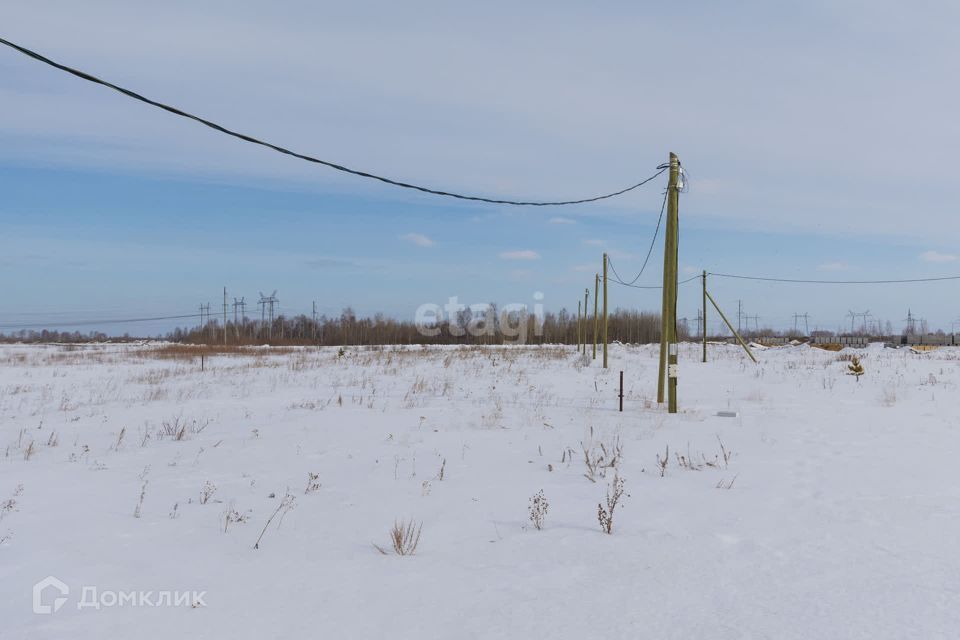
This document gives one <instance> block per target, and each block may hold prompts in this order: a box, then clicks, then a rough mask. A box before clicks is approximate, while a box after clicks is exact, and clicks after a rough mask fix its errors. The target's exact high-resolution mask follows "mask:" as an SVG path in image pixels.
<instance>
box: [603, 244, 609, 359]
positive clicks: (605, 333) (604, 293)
mask: <svg viewBox="0 0 960 640" xmlns="http://www.w3.org/2000/svg"><path fill="white" fill-rule="evenodd" d="M608 329H609V327H608V326H607V254H606V253H604V254H603V368H604V369H606V368H607V339H608V337H609V336H608Z"/></svg>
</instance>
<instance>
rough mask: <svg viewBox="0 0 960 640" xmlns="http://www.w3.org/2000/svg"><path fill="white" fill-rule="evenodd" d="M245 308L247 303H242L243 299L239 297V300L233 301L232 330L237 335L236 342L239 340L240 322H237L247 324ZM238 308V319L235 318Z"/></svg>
mask: <svg viewBox="0 0 960 640" xmlns="http://www.w3.org/2000/svg"><path fill="white" fill-rule="evenodd" d="M246 306H247V303H246V302H244V299H243V297H241V298H240V299H239V300H237V299H236V298H234V299H233V328H234V330H235V331H236V333H237V340H239V339H240V322H239V321H243V324H246V323H247V314H246V310H245V307H246ZM238 308H239V309H240V316H239V319H238V317H237V309H238Z"/></svg>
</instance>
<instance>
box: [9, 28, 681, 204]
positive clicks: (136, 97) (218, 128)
mask: <svg viewBox="0 0 960 640" xmlns="http://www.w3.org/2000/svg"><path fill="white" fill-rule="evenodd" d="M0 44H4V45H6V46H8V47H10V48H11V49H13V50H15V51H18V52H20V53H22V54H23V55H25V56H28V57H30V58H33V59H34V60H37V61H39V62H42V63H44V64H46V65H49V66H51V67H53V68H55V69H59V70H60V71H65V72H66V73H69V74H70V75H73V76H76V77H78V78H80V79H82V80H86V81H87V82H92V83H94V84H99V85H101V86H104V87H107V88H108V89H113V90H114V91H118V92H120V93H122V94H123V95H125V96H127V97H128V98H133V99H134V100H138V101H140V102H143V103H144V104H148V105H150V106H152V107H156V108H158V109H163V110H164V111H167V112H169V113H172V114H174V115H176V116H180V117H182V118H187V119H190V120H193V121H194V122H199V123H200V124H202V125H204V126H206V127H209V128H211V129H213V130H215V131H219V132H220V133H225V134H227V135H228V136H232V137H234V138H237V139H238V140H243V141H244V142H249V143H252V144H257V145H260V146H262V147H267V148H268V149H272V150H274V151H276V152H278V153H282V154H285V155H288V156H292V157H294V158H299V159H300V160H306V161H307V162H313V163H315V164H322V165H324V166H326V167H330V168H331V169H336V170H337V171H343V172H344V173H350V174H353V175H355V176H360V177H362V178H369V179H371V180H378V181H380V182H384V183H386V184H390V185H393V186H395V187H402V188H404V189H413V190H416V191H421V192H423V193H430V194H433V195H437V196H447V197H450V198H457V199H460V200H472V201H476V202H489V203H491V204H508V205H514V206H529V207H546V206H562V205H570V204H585V203H587V202H596V201H598V200H606V199H607V198H613V197H616V196H619V195H623V194H624V193H627V192H628V191H633V190H634V189H636V188H638V187H642V186H643V185H645V184H647V183H648V182H650V181H651V180H653V179H654V178H656V177H657V176H659V175H660V174H661V173H663V172H664V171H665V170H666V168H663V169H660V170H659V171H657V172H656V173H655V174H653V175H652V176H650V177H649V178H645V179H643V180H641V181H640V182H638V183H636V184H634V185H631V186H629V187H626V188H625V189H620V190H618V191H614V192H613V193H607V194H605V195H601V196H593V197H591V198H581V199H578V200H563V201H555V202H550V201H525V200H501V199H497V198H484V197H480V196H468V195H463V194H460V193H454V192H452V191H441V190H439V189H431V188H428V187H423V186H420V185H416V184H411V183H408V182H401V181H399V180H393V179H391V178H385V177H383V176H379V175H376V174H373V173H369V172H366V171H360V170H358V169H351V168H349V167H345V166H343V165H340V164H336V163H334V162H329V161H327V160H321V159H320V158H316V157H313V156H309V155H306V154H303V153H298V152H296V151H291V150H290V149H287V148H285V147H281V146H280V145H276V144H273V143H271V142H265V141H263V140H259V139H257V138H254V137H253V136H249V135H247V134H245V133H239V132H237V131H233V130H231V129H228V128H227V127H224V126H223V125H219V124H217V123H215V122H212V121H210V120H206V119H205V118H201V117H200V116H196V115H193V114H192V113H188V112H186V111H183V110H181V109H178V108H177V107H173V106H170V105H168V104H164V103H162V102H158V101H156V100H151V99H150V98H147V97H145V96H142V95H140V94H139V93H136V92H134V91H131V90H130V89H125V88H124V87H121V86H119V85H115V84H113V83H111V82H107V81H106V80H101V79H100V78H98V77H96V76H94V75H91V74H89V73H86V72H84V71H80V70H79V69H74V68H73V67H68V66H67V65H65V64H61V63H59V62H56V61H54V60H51V59H50V58H48V57H46V56H44V55H41V54H39V53H37V52H36V51H33V50H31V49H28V48H26V47H23V46H20V45H18V44H15V43H13V42H10V41H9V40H5V39H3V38H0Z"/></svg>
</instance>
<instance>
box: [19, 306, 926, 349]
mask: <svg viewBox="0 0 960 640" xmlns="http://www.w3.org/2000/svg"><path fill="white" fill-rule="evenodd" d="M583 324H585V330H586V336H585V340H586V342H587V344H592V343H593V337H594V336H593V333H594V318H593V317H592V316H590V317H588V318H587V319H586V321H585V322H584V323H583ZM607 324H608V339H609V341H610V342H611V343H612V342H622V343H628V344H650V343H657V342H659V341H660V314H659V313H653V312H647V311H633V310H625V309H619V308H618V309H616V310H614V311H613V313H610V314H609V316H608V322H607ZM596 325H597V328H598V336H597V338H598V342H602V340H603V333H602V332H603V323H602V317H601V320H600V322H597V323H596ZM887 330H888V332H889V333H887V334H885V335H884V336H879V335H878V336H874V337H877V338H882V337H891V336H892V335H894V334H893V333H892V330H891V329H890V328H889V327H887ZM811 333H812V334H813V335H814V336H835V335H840V334H838V333H836V332H832V331H824V330H816V331H812V332H811ZM937 333H940V334H942V333H943V332H942V331H940V332H937ZM577 334H578V321H577V316H576V314H572V313H570V312H568V311H567V310H566V309H563V310H561V311H560V312H558V313H553V312H547V313H545V314H544V315H543V317H542V319H541V318H539V317H537V316H533V315H528V314H526V313H525V312H509V313H506V312H504V313H497V310H496V306H495V305H491V306H490V307H489V308H488V311H487V312H486V313H484V314H471V313H470V311H469V310H466V311H465V312H462V313H461V314H459V315H458V317H457V318H456V320H453V321H451V320H442V321H439V322H432V323H427V324H423V323H421V324H418V323H417V322H415V321H412V320H397V319H394V318H388V317H386V316H385V315H383V314H376V315H374V316H372V317H362V318H361V317H358V316H357V315H356V314H355V313H354V312H353V311H352V310H351V309H349V308H347V309H344V311H343V312H342V313H341V314H340V316H337V317H327V316H320V317H319V318H318V319H317V321H316V322H315V321H314V320H313V318H311V317H309V316H306V315H297V316H291V317H286V316H283V315H281V316H278V317H277V318H275V319H274V320H273V322H272V323H270V322H269V321H268V322H265V323H261V322H259V321H257V320H255V319H251V318H246V319H244V320H243V321H240V322H233V321H230V320H229V319H228V322H227V326H226V343H227V344H231V345H265V344H269V345H278V346H296V345H320V346H340V345H387V344H466V345H485V344H514V343H521V344H577V342H578V338H577ZM844 335H868V334H867V333H864V332H854V333H853V334H844ZM698 336H699V327H693V330H691V328H690V327H689V325H688V323H687V320H686V319H681V320H680V322H679V323H678V326H677V337H678V338H679V339H680V340H689V339H691V338H694V337H698ZM730 336H731V334H730V333H729V332H727V333H724V334H718V335H711V336H708V338H717V339H724V340H725V339H728V338H729V337H730ZM743 336H744V337H745V338H759V337H771V336H777V337H801V334H800V333H797V332H794V331H774V330H773V329H769V328H767V329H764V328H761V329H760V330H757V331H748V330H744V331H743ZM141 340H166V341H169V342H175V343H182V344H223V343H224V330H223V323H222V322H219V321H217V320H216V319H213V320H211V321H210V322H208V323H206V324H205V325H204V326H202V327H201V326H196V327H183V328H178V329H175V330H173V331H170V332H168V333H166V334H163V335H154V336H146V335H142V336H136V335H131V334H130V333H124V334H123V335H119V336H118V335H113V336H111V335H109V334H107V333H104V332H103V331H90V332H86V333H83V332H80V331H55V330H47V329H44V330H40V331H36V330H26V329H25V330H21V331H17V332H14V333H9V334H0V342H5V343H14V342H20V343H82V342H135V341H141Z"/></svg>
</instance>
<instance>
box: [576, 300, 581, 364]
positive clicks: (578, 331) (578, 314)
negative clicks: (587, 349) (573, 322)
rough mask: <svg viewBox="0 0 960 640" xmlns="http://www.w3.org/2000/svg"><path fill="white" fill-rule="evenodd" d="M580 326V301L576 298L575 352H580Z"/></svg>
mask: <svg viewBox="0 0 960 640" xmlns="http://www.w3.org/2000/svg"><path fill="white" fill-rule="evenodd" d="M581 328H582V327H581V322H580V301H579V300H577V353H580V330H581Z"/></svg>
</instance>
